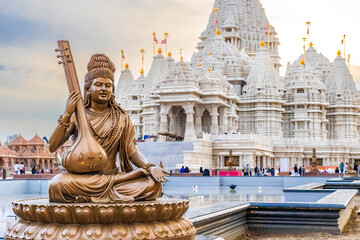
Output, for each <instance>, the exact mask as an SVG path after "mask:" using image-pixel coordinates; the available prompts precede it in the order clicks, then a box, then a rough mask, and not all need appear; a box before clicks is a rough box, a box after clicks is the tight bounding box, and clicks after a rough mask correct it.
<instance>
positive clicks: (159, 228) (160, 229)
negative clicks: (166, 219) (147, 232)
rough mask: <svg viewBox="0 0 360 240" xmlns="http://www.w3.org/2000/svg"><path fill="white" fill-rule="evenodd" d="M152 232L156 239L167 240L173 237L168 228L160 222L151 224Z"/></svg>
mask: <svg viewBox="0 0 360 240" xmlns="http://www.w3.org/2000/svg"><path fill="white" fill-rule="evenodd" d="M152 229H153V231H154V234H155V235H156V237H157V238H169V237H175V234H174V233H172V231H171V230H170V228H169V227H168V226H167V225H166V224H165V223H162V222H156V223H154V224H153V228H152Z"/></svg>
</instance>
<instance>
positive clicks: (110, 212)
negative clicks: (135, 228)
mask: <svg viewBox="0 0 360 240" xmlns="http://www.w3.org/2000/svg"><path fill="white" fill-rule="evenodd" d="M115 213H116V211H115V208H108V209H106V208H100V210H99V220H100V223H102V224H109V223H114V222H115Z"/></svg>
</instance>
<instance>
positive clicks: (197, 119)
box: [195, 107, 204, 137]
mask: <svg viewBox="0 0 360 240" xmlns="http://www.w3.org/2000/svg"><path fill="white" fill-rule="evenodd" d="M203 113H204V109H203V108H201V107H197V108H196V109H195V135H196V137H201V134H202V122H201V117H202V115H203Z"/></svg>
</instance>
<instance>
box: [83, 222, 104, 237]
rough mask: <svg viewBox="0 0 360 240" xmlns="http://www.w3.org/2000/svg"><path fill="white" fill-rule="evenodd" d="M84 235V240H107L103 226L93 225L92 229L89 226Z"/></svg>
mask: <svg viewBox="0 0 360 240" xmlns="http://www.w3.org/2000/svg"><path fill="white" fill-rule="evenodd" d="M82 235H83V237H84V239H93V240H101V239H104V238H105V236H103V229H102V226H101V225H99V224H96V225H91V227H90V226H89V225H88V226H86V227H85V229H84V231H83V234H82Z"/></svg>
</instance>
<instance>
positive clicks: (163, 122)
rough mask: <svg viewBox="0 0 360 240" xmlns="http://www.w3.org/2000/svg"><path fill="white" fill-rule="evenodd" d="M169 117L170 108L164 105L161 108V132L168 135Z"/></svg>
mask: <svg viewBox="0 0 360 240" xmlns="http://www.w3.org/2000/svg"><path fill="white" fill-rule="evenodd" d="M167 115H168V107H167V106H166V105H163V106H161V107H160V132H161V133H167V132H168V128H169V127H168V124H167Z"/></svg>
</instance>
